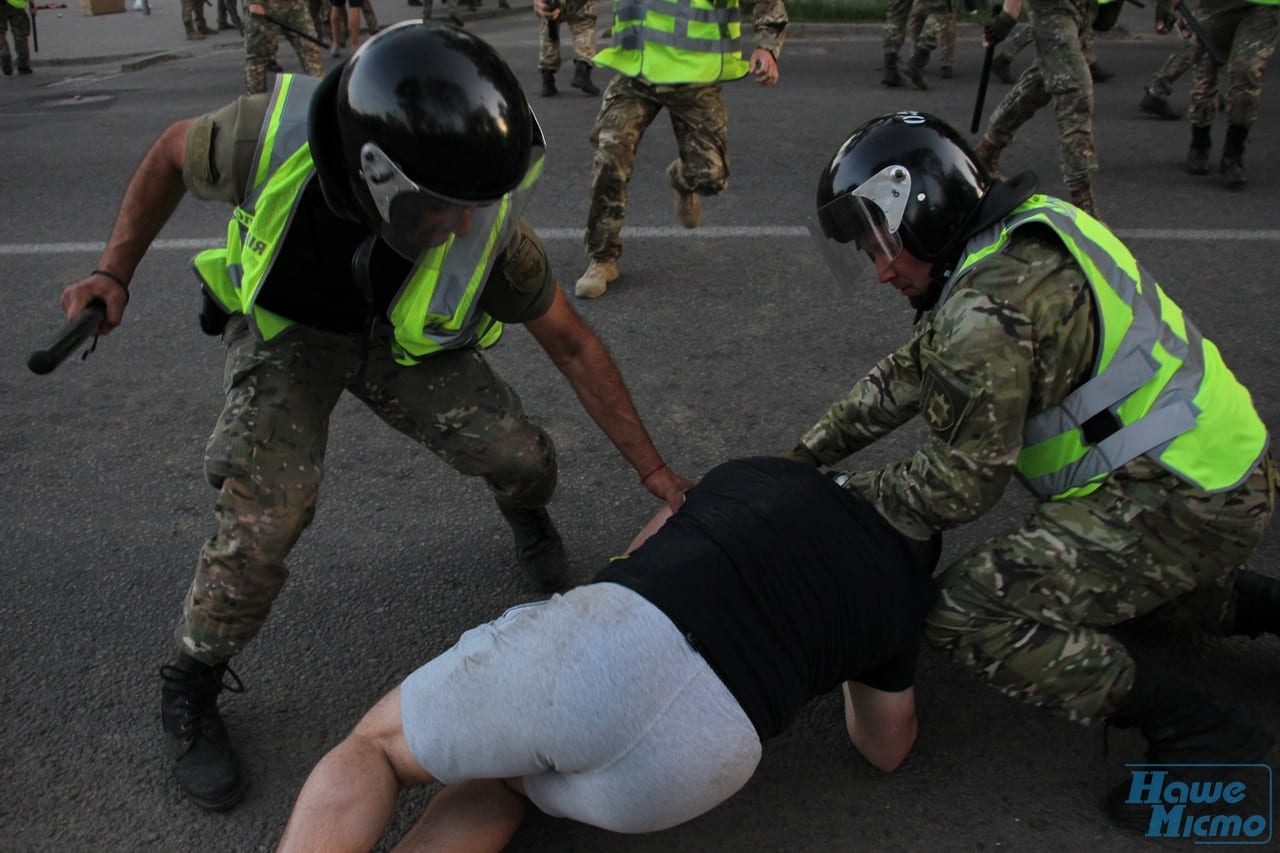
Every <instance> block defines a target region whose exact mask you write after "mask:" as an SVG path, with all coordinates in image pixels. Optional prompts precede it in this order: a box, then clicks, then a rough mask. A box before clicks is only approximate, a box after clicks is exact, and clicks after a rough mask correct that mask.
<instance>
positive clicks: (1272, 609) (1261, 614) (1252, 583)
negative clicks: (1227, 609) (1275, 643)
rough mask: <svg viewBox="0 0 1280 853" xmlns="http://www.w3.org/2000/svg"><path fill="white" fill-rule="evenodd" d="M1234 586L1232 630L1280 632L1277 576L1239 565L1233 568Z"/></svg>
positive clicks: (1250, 634)
mask: <svg viewBox="0 0 1280 853" xmlns="http://www.w3.org/2000/svg"><path fill="white" fill-rule="evenodd" d="M1235 588H1236V621H1235V625H1234V626H1233V627H1232V631H1231V633H1233V634H1245V635H1247V636H1249V637H1256V636H1258V635H1259V634H1261V633H1263V632H1264V631H1265V632H1266V633H1268V634H1280V580H1276V579H1275V578H1272V577H1267V576H1266V575H1264V574H1259V573H1258V572H1253V571H1248V570H1245V569H1241V570H1238V571H1237V572H1236V577H1235Z"/></svg>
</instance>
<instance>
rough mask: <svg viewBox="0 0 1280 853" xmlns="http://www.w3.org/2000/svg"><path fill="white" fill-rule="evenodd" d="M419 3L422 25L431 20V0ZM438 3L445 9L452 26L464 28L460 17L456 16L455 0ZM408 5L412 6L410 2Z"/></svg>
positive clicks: (421, 0) (443, 0)
mask: <svg viewBox="0 0 1280 853" xmlns="http://www.w3.org/2000/svg"><path fill="white" fill-rule="evenodd" d="M420 3H421V5H422V21H423V23H426V22H427V21H430V20H431V6H432V0H420ZM440 3H441V5H443V6H444V8H445V12H446V14H447V16H448V18H449V23H451V24H453V25H454V26H455V27H461V26H465V24H464V23H463V21H462V17H461V16H460V15H459V14H458V2H457V0H440ZM409 5H410V6H412V5H414V4H413V3H412V2H411V3H410V4H409Z"/></svg>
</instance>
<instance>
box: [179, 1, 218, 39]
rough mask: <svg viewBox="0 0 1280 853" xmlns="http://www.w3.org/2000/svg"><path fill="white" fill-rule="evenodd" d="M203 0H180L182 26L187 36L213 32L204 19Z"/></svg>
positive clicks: (193, 36) (204, 34)
mask: <svg viewBox="0 0 1280 853" xmlns="http://www.w3.org/2000/svg"><path fill="white" fill-rule="evenodd" d="M204 6H205V0H182V27H183V29H185V30H186V31H187V38H195V37H200V36H207V35H209V34H210V33H213V32H215V31H214V30H212V29H210V28H209V24H208V23H207V22H206V21H205V19H204Z"/></svg>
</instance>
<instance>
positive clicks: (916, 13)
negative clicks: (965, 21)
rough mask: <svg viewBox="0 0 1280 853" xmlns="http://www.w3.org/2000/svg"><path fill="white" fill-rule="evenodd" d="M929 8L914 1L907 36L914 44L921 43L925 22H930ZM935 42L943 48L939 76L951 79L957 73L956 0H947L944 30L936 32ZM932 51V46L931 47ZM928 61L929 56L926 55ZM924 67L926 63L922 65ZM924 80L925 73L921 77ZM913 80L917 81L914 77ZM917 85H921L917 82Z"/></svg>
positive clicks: (943, 20) (943, 19)
mask: <svg viewBox="0 0 1280 853" xmlns="http://www.w3.org/2000/svg"><path fill="white" fill-rule="evenodd" d="M928 18H929V9H928V8H927V6H926V4H925V3H912V4H911V16H910V17H909V18H907V36H908V37H909V38H910V39H911V43H912V44H913V45H920V43H921V39H922V34H923V33H924V32H925V24H926V23H927V22H928ZM933 43H934V44H935V45H937V46H940V47H941V48H942V63H941V65H939V67H938V76H939V77H941V78H942V79H943V80H950V79H951V77H952V76H953V75H954V74H955V62H956V6H955V2H954V0H947V10H946V13H945V15H943V18H942V31H941V32H939V33H937V34H936V37H935V38H934V41H933ZM930 51H932V48H930ZM924 61H925V63H927V62H928V61H929V60H928V57H927V56H926V57H925V60H924ZM920 67H921V68H922V69H923V68H924V65H923V64H922V65H921V66H920ZM920 80H921V82H923V80H924V77H923V75H922V76H921V78H920ZM911 82H913V83H915V82H916V81H915V78H914V77H912V79H911ZM916 85H920V84H919V83H916Z"/></svg>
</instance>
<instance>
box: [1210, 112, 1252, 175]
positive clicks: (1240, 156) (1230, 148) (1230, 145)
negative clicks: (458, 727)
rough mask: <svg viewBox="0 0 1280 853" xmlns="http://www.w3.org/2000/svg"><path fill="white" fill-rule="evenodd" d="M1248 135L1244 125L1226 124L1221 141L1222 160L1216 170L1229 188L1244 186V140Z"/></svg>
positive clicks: (1247, 129)
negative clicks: (1224, 135) (1224, 137)
mask: <svg viewBox="0 0 1280 853" xmlns="http://www.w3.org/2000/svg"><path fill="white" fill-rule="evenodd" d="M1248 135H1249V128H1248V127H1246V126H1245V125H1242V124H1229V125H1227V139H1226V141H1225V142H1223V143H1222V162H1220V163H1219V164H1218V171H1219V172H1220V173H1221V174H1222V177H1223V179H1224V183H1225V184H1226V187H1227V189H1229V190H1238V189H1240V188H1241V187H1243V186H1244V182H1245V175H1244V140H1245V138H1246V137H1247V136H1248Z"/></svg>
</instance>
